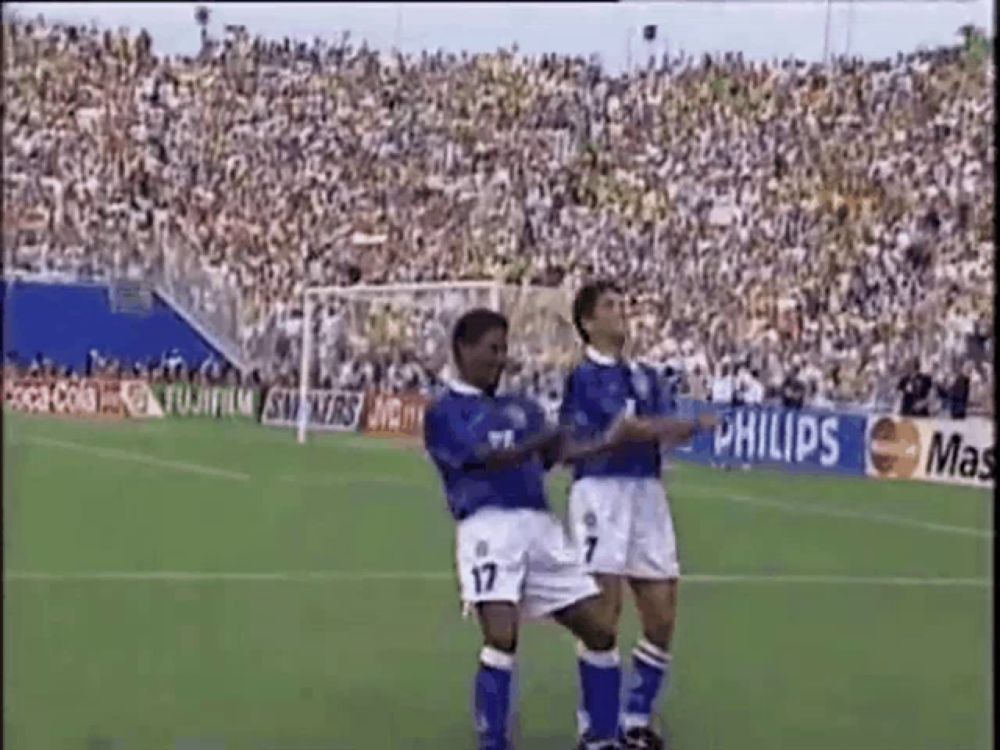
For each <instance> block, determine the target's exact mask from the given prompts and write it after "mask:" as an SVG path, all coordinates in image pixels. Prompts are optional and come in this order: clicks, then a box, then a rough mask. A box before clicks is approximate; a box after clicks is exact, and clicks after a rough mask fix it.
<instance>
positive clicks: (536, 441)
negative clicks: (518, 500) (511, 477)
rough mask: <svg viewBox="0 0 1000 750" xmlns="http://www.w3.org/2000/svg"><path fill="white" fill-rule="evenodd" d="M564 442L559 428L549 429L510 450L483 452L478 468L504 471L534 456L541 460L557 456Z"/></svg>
mask: <svg viewBox="0 0 1000 750" xmlns="http://www.w3.org/2000/svg"><path fill="white" fill-rule="evenodd" d="M564 442H565V432H564V430H562V429H561V428H558V427H556V428H550V429H546V430H543V431H542V432H540V433H538V434H537V435H534V436H533V437H530V438H528V439H527V440H525V441H524V442H523V443H521V444H520V445H516V446H513V447H510V448H495V449H492V450H490V451H489V452H483V453H482V455H481V458H480V460H479V465H478V468H483V469H506V468H507V467H509V466H515V465H517V464H519V463H521V462H522V461H524V460H526V459H528V458H530V457H531V456H533V455H535V454H539V455H541V456H542V458H543V460H544V459H545V457H546V456H549V455H558V454H559V453H560V450H561V446H562V445H563V443H564Z"/></svg>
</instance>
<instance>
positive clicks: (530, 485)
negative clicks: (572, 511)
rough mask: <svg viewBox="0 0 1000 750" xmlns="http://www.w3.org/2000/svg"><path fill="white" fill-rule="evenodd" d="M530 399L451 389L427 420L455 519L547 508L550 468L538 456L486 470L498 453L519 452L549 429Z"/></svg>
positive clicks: (429, 443) (429, 442) (428, 440)
mask: <svg viewBox="0 0 1000 750" xmlns="http://www.w3.org/2000/svg"><path fill="white" fill-rule="evenodd" d="M545 426H546V425H545V413H544V412H543V411H542V408H541V406H539V405H538V404H537V403H535V402H534V401H532V400H531V399H528V398H524V397H520V396H495V397H491V396H487V395H486V394H484V393H483V392H482V391H480V390H478V389H476V388H473V387H472V386H469V385H466V384H464V383H454V384H452V385H451V386H449V388H448V390H447V391H445V393H444V394H442V395H441V396H440V397H439V398H438V399H437V400H436V401H434V403H432V404H431V405H430V406H429V407H428V409H427V413H426V414H425V416H424V446H425V447H426V449H427V452H428V453H429V454H430V457H431V459H432V460H433V461H434V465H435V466H436V467H437V470H438V472H439V473H440V474H441V480H442V482H443V483H444V489H445V494H446V495H447V498H448V509H449V510H450V511H451V514H452V515H453V516H454V517H455V519H456V520H459V521H461V520H462V519H463V518H468V517H469V516H471V515H472V514H473V513H475V512H476V511H478V510H479V509H480V508H512V509H514V508H536V509H541V510H546V509H548V501H547V500H546V496H545V466H543V464H542V460H541V458H539V457H538V456H537V455H535V456H531V457H529V458H526V459H524V460H523V461H522V462H521V463H519V464H517V465H514V466H509V467H507V468H504V469H485V468H483V466H482V465H481V461H482V459H483V458H485V457H486V456H487V455H489V454H490V453H491V452H493V451H494V450H497V449H500V448H514V447H517V446H518V445H521V444H523V443H524V441H525V440H527V439H529V438H532V437H534V436H536V435H538V434H539V433H540V432H541V431H542V430H544V429H545Z"/></svg>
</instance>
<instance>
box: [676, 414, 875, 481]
mask: <svg viewBox="0 0 1000 750" xmlns="http://www.w3.org/2000/svg"><path fill="white" fill-rule="evenodd" d="M677 405H678V412H679V413H680V414H681V415H683V416H689V415H693V414H699V413H702V412H704V411H714V412H716V413H718V414H720V415H721V416H722V418H723V425H722V427H721V428H719V429H717V430H715V432H714V434H702V435H698V436H697V437H696V438H695V439H694V441H693V442H692V443H691V444H690V445H688V446H686V447H683V448H678V449H677V450H675V452H674V455H675V456H676V458H679V459H682V460H689V461H696V462H698V463H713V464H719V465H723V466H740V465H750V466H777V467H780V468H782V469H786V470H787V469H792V470H795V469H799V470H805V471H810V472H816V471H822V472H832V473H836V474H853V475H858V476H860V475H864V474H865V429H866V426H867V422H868V418H867V417H865V416H861V415H857V414H844V413H841V412H830V411H821V410H818V409H796V410H789V409H782V408H780V407H760V406H739V407H733V408H728V409H722V408H718V407H713V406H712V405H711V404H705V403H700V402H694V401H681V400H678V404H677Z"/></svg>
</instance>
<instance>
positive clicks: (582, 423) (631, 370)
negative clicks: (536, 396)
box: [559, 348, 673, 479]
mask: <svg viewBox="0 0 1000 750" xmlns="http://www.w3.org/2000/svg"><path fill="white" fill-rule="evenodd" d="M672 413H673V399H672V398H671V397H670V394H669V393H668V392H667V391H665V389H664V388H663V385H662V383H661V382H660V378H659V377H658V376H657V373H656V371H655V370H653V368H651V367H647V366H646V365H641V364H636V363H629V362H620V361H616V360H613V359H610V358H609V357H604V356H602V355H601V354H600V353H599V352H596V351H594V350H593V349H589V348H588V349H587V358H586V359H585V360H584V361H583V362H581V363H580V364H579V365H577V366H576V368H575V369H574V370H573V371H572V372H571V373H570V374H569V377H568V378H567V379H566V387H565V389H564V390H563V401H562V406H561V407H560V409H559V421H560V423H561V424H563V425H564V426H565V427H567V428H568V429H569V431H570V433H571V435H572V436H573V437H574V438H576V439H579V440H586V439H591V438H594V437H597V436H598V435H600V434H602V433H603V432H605V431H606V430H607V429H608V428H609V427H610V426H611V424H612V423H613V422H614V421H615V419H617V418H618V417H619V416H620V415H622V414H627V415H629V416H638V417H653V416H668V415H670V414H672ZM661 469H662V461H661V458H660V447H659V446H658V445H657V444H655V443H637V444H633V445H624V446H622V447H620V448H618V449H616V450H614V451H612V452H610V453H603V454H600V455H597V456H592V457H590V458H582V459H579V460H578V461H575V462H574V466H573V477H574V479H582V478H583V477H633V478H637V479H640V478H641V479H645V478H649V477H659V476H660V474H661Z"/></svg>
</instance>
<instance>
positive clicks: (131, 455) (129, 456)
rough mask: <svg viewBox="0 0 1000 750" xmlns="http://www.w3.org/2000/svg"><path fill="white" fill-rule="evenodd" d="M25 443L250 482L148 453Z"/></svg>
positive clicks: (232, 473) (58, 442)
mask: <svg viewBox="0 0 1000 750" xmlns="http://www.w3.org/2000/svg"><path fill="white" fill-rule="evenodd" d="M27 442H29V443H32V444H35V445H43V446H47V447H49V448H62V449H64V450H72V451H77V452H79V453H86V454H87V455H90V456H97V457H98V458H106V459H109V460H112V461H131V462H133V463H138V464H146V465H148V466H156V467H158V468H161V469H172V470H174V471H179V472H182V473H185V474H201V475H202V476H207V477H215V478H217V479H231V480H234V481H238V482H246V481H249V480H250V475H249V474H246V473H244V472H242V471H229V470H228V469H219V468H216V467H214V466H205V465H203V464H195V463H191V462H189V461H171V460H169V459H165V458H157V457H156V456H151V455H149V454H148V453H139V452H134V451H125V450H120V449H118V448H102V447H100V446H96V445H87V444H86V443H75V442H72V441H69V440H55V439H53V438H46V437H30V438H28V439H27Z"/></svg>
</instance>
